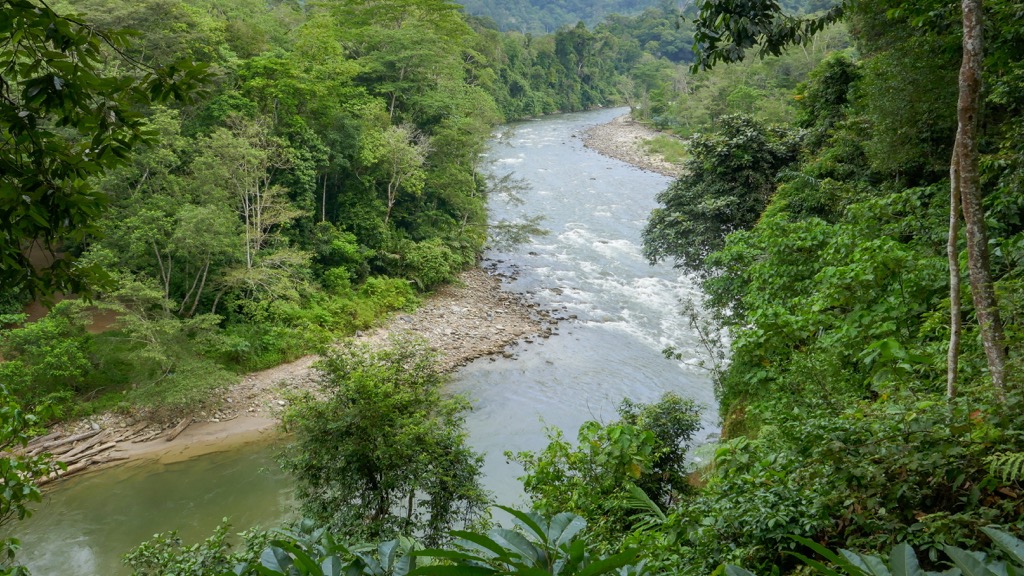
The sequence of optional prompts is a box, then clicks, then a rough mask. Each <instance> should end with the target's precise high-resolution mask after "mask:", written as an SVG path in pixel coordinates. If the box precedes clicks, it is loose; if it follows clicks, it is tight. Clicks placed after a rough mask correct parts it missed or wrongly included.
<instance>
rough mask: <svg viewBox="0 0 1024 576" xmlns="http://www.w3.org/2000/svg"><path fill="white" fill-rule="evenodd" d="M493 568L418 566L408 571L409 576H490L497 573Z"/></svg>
mask: <svg viewBox="0 0 1024 576" xmlns="http://www.w3.org/2000/svg"><path fill="white" fill-rule="evenodd" d="M498 573H499V572H498V571H497V570H495V569H494V568H490V567H487V566H469V565H466V564H462V565H459V566H420V567H419V568H417V569H415V570H413V571H412V572H410V573H409V576H420V575H423V576H490V575H491V574H498Z"/></svg>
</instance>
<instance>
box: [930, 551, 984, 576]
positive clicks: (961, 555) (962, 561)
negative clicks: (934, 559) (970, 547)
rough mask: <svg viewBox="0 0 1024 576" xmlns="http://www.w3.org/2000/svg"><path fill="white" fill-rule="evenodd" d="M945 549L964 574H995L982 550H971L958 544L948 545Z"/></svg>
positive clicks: (977, 575) (969, 575) (966, 575)
mask: <svg viewBox="0 0 1024 576" xmlns="http://www.w3.org/2000/svg"><path fill="white" fill-rule="evenodd" d="M943 550H945V552H946V555H947V556H949V557H950V559H951V560H953V563H954V564H956V567H957V568H959V569H960V571H961V572H962V573H963V575H964V576H993V574H994V572H992V571H991V570H989V569H988V567H987V566H985V555H984V554H981V553H980V552H969V551H967V550H962V549H960V548H957V547H956V546H946V547H945V548H943Z"/></svg>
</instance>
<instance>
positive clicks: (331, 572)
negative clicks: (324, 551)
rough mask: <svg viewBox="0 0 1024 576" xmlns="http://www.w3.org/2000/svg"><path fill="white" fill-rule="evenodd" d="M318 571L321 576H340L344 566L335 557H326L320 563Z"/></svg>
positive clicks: (343, 571)
mask: <svg viewBox="0 0 1024 576" xmlns="http://www.w3.org/2000/svg"><path fill="white" fill-rule="evenodd" d="M320 571H321V572H323V576H341V575H342V574H344V573H345V565H344V564H343V563H342V562H341V559H340V558H338V557H337V556H328V557H327V558H324V561H323V562H321V563H320Z"/></svg>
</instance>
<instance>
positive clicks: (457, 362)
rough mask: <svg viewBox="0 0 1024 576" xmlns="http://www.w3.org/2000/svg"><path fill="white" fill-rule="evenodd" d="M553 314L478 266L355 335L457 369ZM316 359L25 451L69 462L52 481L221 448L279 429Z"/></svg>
mask: <svg viewBox="0 0 1024 576" xmlns="http://www.w3.org/2000/svg"><path fill="white" fill-rule="evenodd" d="M555 331H556V328H555V326H554V321H553V320H551V318H550V316H549V315H548V314H547V313H546V312H544V311H541V310H538V309H537V308H536V306H535V305H534V304H532V303H530V302H527V301H526V300H525V299H524V298H523V297H522V296H521V295H518V294H513V293H509V292H506V291H504V290H502V289H501V279H500V278H499V277H498V276H496V275H492V274H489V273H488V272H486V271H485V270H483V269H480V268H474V269H472V270H468V271H466V272H464V273H462V275H460V277H459V279H458V281H456V282H455V283H452V284H450V285H447V286H444V287H442V288H440V289H439V290H438V291H437V292H436V293H434V294H433V295H431V296H430V297H428V298H427V299H426V300H425V301H424V302H423V304H422V305H421V306H420V307H419V308H418V309H417V310H415V311H414V312H409V313H401V314H397V315H395V316H393V317H392V318H391V319H390V320H389V321H388V322H386V323H385V324H384V325H383V326H381V327H380V328H378V329H376V330H373V331H371V332H368V333H366V334H358V335H357V340H360V341H368V342H372V343H376V342H380V343H383V342H384V341H385V340H386V339H387V338H388V336H389V335H391V334H397V333H400V332H409V333H413V334H417V335H419V336H422V337H424V338H426V339H427V340H428V341H429V342H430V344H431V346H432V347H433V348H434V349H435V350H437V351H438V353H439V356H440V358H439V361H440V363H441V367H442V369H443V370H445V371H447V372H451V371H454V370H455V369H457V368H458V367H460V366H463V365H465V364H467V363H469V362H470V361H472V360H474V359H476V358H480V357H483V356H488V355H493V354H499V353H506V354H511V353H510V352H506V349H507V348H509V346H511V345H512V344H515V343H516V342H518V341H520V340H530V339H532V338H547V337H549V336H550V335H551V334H553V333H555ZM316 360H317V357H316V356H306V357H303V358H300V359H298V360H296V361H294V362H290V363H287V364H282V365H280V366H276V367H274V368H271V369H269V370H263V371H261V372H255V373H252V374H248V375H246V376H245V377H243V378H242V379H241V381H239V382H238V383H237V384H235V385H234V386H232V387H230V388H229V389H227V390H226V391H224V393H223V395H222V396H221V398H220V399H219V400H218V401H215V402H212V403H211V405H212V406H213V407H212V408H210V409H208V410H206V411H203V412H200V413H199V414H194V415H190V416H188V417H186V418H183V419H181V420H179V421H176V422H156V421H149V420H148V419H147V418H146V417H144V416H136V417H135V418H132V417H128V416H123V415H120V414H114V413H109V414H104V415H100V416H97V417H94V418H91V419H89V420H83V421H80V422H76V423H73V424H69V425H67V426H64V427H61V428H60V429H59V430H54V431H52V432H51V434H49V435H47V436H44V437H41V438H38V439H36V440H35V441H34V442H33V443H32V444H30V446H29V448H28V451H29V452H30V453H32V452H43V451H48V452H52V453H54V454H55V455H56V459H58V460H61V461H64V462H69V466H68V470H67V471H66V472H62V473H60V474H54V475H52V478H50V480H53V479H56V478H58V477H64V476H67V475H69V474H74V473H77V472H82V471H84V470H90V469H96V468H98V467H101V466H103V465H108V464H110V463H113V462H123V461H128V460H133V459H139V458H152V459H159V460H161V461H164V462H167V461H177V460H183V459H186V458H191V457H194V456H197V455H200V454H204V453H209V452H214V451H219V450H224V449H226V448H228V447H231V446H235V445H238V444H244V443H247V442H252V441H256V440H259V439H261V438H264V437H270V436H273V435H275V434H278V433H279V431H278V428H279V427H278V426H277V423H278V417H279V416H280V414H281V412H282V411H283V410H284V409H285V408H286V407H287V397H288V396H289V394H290V393H293V392H299V391H304V390H315V389H316V387H317V374H316V370H315V368H314V367H313V366H314V364H315V362H316Z"/></svg>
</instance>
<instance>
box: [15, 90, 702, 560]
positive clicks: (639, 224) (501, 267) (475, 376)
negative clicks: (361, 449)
mask: <svg viewBox="0 0 1024 576" xmlns="http://www.w3.org/2000/svg"><path fill="white" fill-rule="evenodd" d="M626 112H627V110H626V109H624V108H618V109H609V110H598V111H594V112H586V113H578V114H564V115H558V116H552V117H548V118H543V119H539V120H533V121H528V122H523V123H518V124H515V125H513V126H508V127H503V128H502V129H500V130H499V132H498V133H497V134H496V136H495V139H494V140H493V141H492V143H491V145H490V147H489V150H488V152H487V155H486V158H484V160H485V161H486V162H485V164H486V169H487V170H488V171H490V172H491V173H492V174H494V175H497V176H501V175H504V174H508V173H513V175H514V176H515V177H516V178H518V179H521V183H522V184H523V187H522V189H521V190H519V191H518V192H517V196H518V197H519V199H520V200H521V203H510V202H508V201H507V200H508V198H506V197H504V196H503V195H500V194H497V195H495V197H494V198H492V200H491V205H490V210H491V217H492V220H493V221H495V222H497V221H502V220H505V221H513V222H514V221H522V220H524V219H525V218H529V217H534V216H543V217H544V220H543V221H542V222H541V223H540V225H541V227H542V228H544V229H545V230H546V231H547V234H546V235H543V236H536V237H534V238H532V239H531V240H530V241H528V242H526V243H523V244H520V245H518V246H516V247H514V248H509V249H506V250H501V251H499V250H490V251H488V252H487V254H486V255H485V262H484V265H485V266H486V267H488V268H493V269H496V270H497V271H499V272H501V273H503V274H507V275H509V280H508V282H507V284H506V289H508V290H511V291H515V292H520V293H524V294H526V295H527V297H528V298H529V299H531V300H532V301H534V302H536V303H537V304H538V305H539V306H540V307H541V308H543V309H545V310H548V311H550V312H551V313H552V314H553V315H555V316H556V317H561V318H564V320H562V321H561V322H560V323H559V325H558V327H557V333H556V334H554V335H552V336H551V337H550V338H548V339H535V340H534V341H533V342H522V343H520V344H519V345H517V346H516V347H515V348H513V349H512V350H511V352H512V353H513V354H512V356H513V357H512V358H505V357H494V358H483V359H480V360H477V361H475V362H473V363H472V364H470V365H469V366H466V367H465V368H463V369H461V370H460V371H459V372H458V374H457V375H456V378H455V382H454V383H453V388H454V389H455V390H456V391H458V392H461V393H464V394H466V395H467V396H469V397H470V399H471V400H472V402H473V406H474V409H473V412H472V413H470V414H469V416H468V418H467V428H468V431H469V441H470V443H471V444H472V445H473V446H474V447H475V448H476V449H477V450H479V451H481V452H484V453H485V454H486V456H485V458H486V460H485V467H484V474H485V478H484V483H485V486H486V487H487V488H488V489H490V490H491V491H492V492H493V493H494V495H495V499H496V501H497V502H498V503H502V504H511V505H518V504H522V503H524V502H525V498H524V496H523V494H522V488H521V486H520V484H519V482H518V480H517V477H518V476H520V475H521V474H522V470H521V469H520V468H519V467H518V466H516V465H515V464H512V463H509V462H508V461H507V459H506V458H505V456H504V452H505V451H506V450H511V451H514V452H515V451H521V450H539V449H542V448H543V447H544V445H545V444H546V434H545V429H546V428H547V427H552V426H554V427H558V428H561V429H562V430H564V431H565V433H566V436H567V437H568V438H570V439H572V438H575V435H576V430H577V429H578V427H579V426H580V424H582V423H583V422H585V421H586V420H592V419H596V420H600V421H604V422H608V421H611V420H614V419H615V417H616V413H615V408H616V407H617V406H618V404H619V403H620V402H621V401H622V399H623V398H627V397H628V398H631V399H633V400H636V401H641V402H649V401H654V400H657V398H658V397H659V396H660V395H661V394H662V393H663V392H665V391H675V392H678V393H679V394H681V395H683V396H687V397H690V398H693V399H694V400H695V401H697V402H698V403H699V404H701V405H703V406H704V407H705V410H704V416H703V425H704V430H703V431H702V432H701V433H700V434H699V436H698V438H697V440H698V441H700V440H703V439H704V438H705V437H706V436H707V435H708V434H710V433H711V432H713V431H714V429H715V424H716V414H717V411H716V407H715V405H714V395H713V393H712V387H711V383H710V379H709V377H708V374H707V373H706V371H705V370H704V369H703V368H701V367H700V366H699V364H700V358H699V357H698V353H697V350H698V346H697V341H696V338H695V336H694V335H693V334H692V331H691V329H690V328H689V326H688V324H687V320H686V319H685V318H683V317H682V316H681V315H680V314H679V312H678V309H679V301H680V300H682V299H687V298H696V297H698V296H699V293H698V292H697V290H696V288H695V287H694V284H693V283H692V281H690V279H689V278H687V277H686V276H685V275H682V274H681V273H680V272H679V271H678V270H675V269H673V268H672V267H671V266H668V265H660V266H653V267H652V266H649V265H648V264H647V262H646V261H645V260H644V259H643V257H642V255H641V241H640V233H641V230H642V229H643V225H644V222H645V220H646V218H647V216H648V214H649V213H650V211H651V209H652V208H654V207H655V205H656V202H655V195H656V194H657V193H658V192H660V191H661V190H663V189H665V187H666V186H668V184H669V183H670V180H669V179H668V178H666V177H664V176H661V175H658V174H654V173H651V172H644V171H642V170H639V169H637V168H634V167H632V166H629V165H627V164H625V163H623V162H620V161H617V160H613V159H610V158H606V157H604V156H601V155H599V154H597V153H596V152H594V151H592V150H589V149H587V148H585V147H584V146H583V143H582V139H581V136H582V134H583V132H584V131H585V130H586V129H587V128H589V127H591V126H594V125H597V124H602V123H605V122H608V121H610V120H612V119H613V118H615V117H617V116H620V115H622V114H625V113H626ZM668 344H673V345H675V346H676V347H677V350H678V351H680V352H681V353H682V359H681V360H669V359H666V358H665V357H664V356H663V355H662V354H661V350H662V349H663V348H664V347H665V346H666V345H668ZM274 450H275V448H274V447H270V446H256V447H248V448H243V449H238V450H235V451H233V452H228V453H221V454H214V455H209V456H204V457H200V458H196V459H194V460H190V461H187V462H180V463H176V464H172V465H156V464H152V465H131V466H126V467H122V468H116V469H112V470H107V471H102V472H99V473H96V474H91V475H87V476H83V477H80V478H72V479H70V480H69V481H67V482H66V483H65V484H64V486H62V487H60V489H58V490H55V491H53V492H51V493H49V494H48V495H47V496H46V498H45V501H44V503H43V505H41V507H40V509H39V511H38V512H37V513H36V516H35V517H33V518H32V519H31V520H29V521H28V522H26V523H23V524H20V525H16V526H15V528H16V530H17V533H18V535H19V536H21V538H22V541H23V545H24V548H23V551H22V553H21V554H20V555H19V559H20V560H21V561H23V562H25V563H26V564H27V565H28V567H29V568H30V569H31V570H32V573H33V574H35V576H47V575H51V574H79V575H83V576H91V575H100V574H103V575H112V574H126V573H127V571H126V570H125V569H124V567H123V566H121V565H120V556H121V555H123V554H124V553H125V552H126V551H127V550H128V549H130V548H131V547H132V546H133V545H136V544H138V543H139V542H141V541H142V540H145V539H147V538H149V537H151V536H152V535H153V534H154V533H156V532H159V531H163V530H170V529H174V528H178V529H180V530H181V535H182V537H183V539H184V540H185V541H186V542H188V543H191V542H195V541H197V540H198V539H201V538H202V537H205V536H208V535H209V534H210V533H211V532H212V530H213V528H214V527H215V526H216V525H217V524H218V523H219V522H220V520H221V519H222V518H223V517H225V516H228V517H230V518H231V520H232V524H233V526H234V528H236V529H237V530H236V531H240V530H241V529H244V528H247V527H250V526H253V525H256V524H262V525H264V526H273V525H275V524H276V523H278V522H280V521H282V520H284V519H286V518H287V517H288V515H289V514H290V508H291V498H290V496H289V494H290V488H289V480H288V478H287V477H286V476H285V475H284V474H283V473H281V472H280V471H279V470H277V469H276V467H275V465H274V459H273V453H274Z"/></svg>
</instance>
